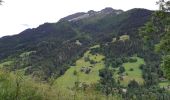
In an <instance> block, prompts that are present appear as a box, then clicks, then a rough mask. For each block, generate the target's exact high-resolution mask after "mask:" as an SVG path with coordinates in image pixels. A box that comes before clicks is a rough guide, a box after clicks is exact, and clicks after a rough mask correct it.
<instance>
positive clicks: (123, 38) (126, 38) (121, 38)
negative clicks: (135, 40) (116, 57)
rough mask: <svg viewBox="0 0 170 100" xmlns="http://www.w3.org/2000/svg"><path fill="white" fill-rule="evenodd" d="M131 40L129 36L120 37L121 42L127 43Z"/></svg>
mask: <svg viewBox="0 0 170 100" xmlns="http://www.w3.org/2000/svg"><path fill="white" fill-rule="evenodd" d="M129 39H130V37H129V35H122V36H120V40H121V41H126V40H129Z"/></svg>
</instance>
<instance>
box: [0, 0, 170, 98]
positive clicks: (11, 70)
mask: <svg viewBox="0 0 170 100" xmlns="http://www.w3.org/2000/svg"><path fill="white" fill-rule="evenodd" d="M158 5H159V6H160V10H158V11H150V10H147V9H138V8H135V9H131V10H128V11H123V10H116V9H112V8H105V9H103V10H101V11H98V12H97V11H92V10H91V11H89V12H87V13H85V12H84V13H76V14H73V15H69V16H67V17H65V18H62V19H61V20H59V21H58V22H57V23H44V24H43V25H40V26H39V27H37V28H33V29H27V30H25V31H23V32H21V33H20V34H17V35H13V36H5V37H2V38H0V100H170V13H169V11H170V1H164V0H161V1H160V2H158Z"/></svg>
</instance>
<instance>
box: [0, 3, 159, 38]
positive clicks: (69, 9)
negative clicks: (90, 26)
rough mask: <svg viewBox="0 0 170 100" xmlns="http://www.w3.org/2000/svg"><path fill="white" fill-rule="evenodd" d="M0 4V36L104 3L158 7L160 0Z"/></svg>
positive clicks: (103, 4) (95, 8)
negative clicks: (157, 3)
mask: <svg viewBox="0 0 170 100" xmlns="http://www.w3.org/2000/svg"><path fill="white" fill-rule="evenodd" d="M3 1H4V3H3V5H1V6H0V37H2V36H5V35H12V34H18V33H20V32H21V31H23V30H25V29H27V28H34V27H37V26H38V25H40V24H43V23H45V22H57V21H58V20H59V19H60V18H62V17H64V16H67V15H69V14H73V13H76V12H86V11H88V10H95V11H99V10H101V9H103V8H105V7H112V8H114V9H122V10H125V11H126V10H129V9H132V8H146V9H150V10H157V8H158V6H157V5H156V1H157V0H3Z"/></svg>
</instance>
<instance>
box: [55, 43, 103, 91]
mask: <svg viewBox="0 0 170 100" xmlns="http://www.w3.org/2000/svg"><path fill="white" fill-rule="evenodd" d="M96 47H98V46H96ZM85 57H89V58H90V60H94V61H96V62H97V63H96V64H90V62H89V61H87V62H86V61H85V60H84V58H85ZM103 58H104V56H103V55H99V54H97V55H92V54H90V51H87V52H86V53H85V54H84V56H83V57H82V58H80V59H79V60H77V61H76V65H75V66H71V67H70V68H69V69H68V70H67V71H66V73H65V74H64V75H63V76H61V77H59V78H58V79H57V80H56V82H55V84H57V85H59V86H60V87H61V88H72V87H74V85H75V82H76V81H79V82H81V83H86V84H92V83H96V82H97V81H98V80H99V79H100V77H99V70H100V69H102V68H104V61H102V59H103ZM89 66H92V68H91V71H90V73H89V74H85V73H84V72H81V71H80V70H81V68H82V67H85V68H86V67H89ZM74 71H76V72H77V75H74V74H73V73H74Z"/></svg>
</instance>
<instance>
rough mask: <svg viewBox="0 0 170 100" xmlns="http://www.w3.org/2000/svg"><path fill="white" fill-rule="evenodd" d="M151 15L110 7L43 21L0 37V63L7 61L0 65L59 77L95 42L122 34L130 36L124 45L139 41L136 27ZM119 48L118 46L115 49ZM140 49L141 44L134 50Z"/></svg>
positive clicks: (137, 10)
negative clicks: (35, 25)
mask: <svg viewBox="0 0 170 100" xmlns="http://www.w3.org/2000/svg"><path fill="white" fill-rule="evenodd" d="M151 14H152V11H149V10H146V9H132V10H129V11H126V12H123V11H122V10H114V9H112V8H106V9H103V10H101V11H98V12H96V11H89V12H87V13H76V14H73V15H70V16H67V17H65V18H63V19H61V20H60V21H59V22H57V23H45V24H43V25H40V26H39V27H37V28H34V29H27V30H25V31H23V32H21V33H20V34H18V35H14V36H6V37H3V38H0V62H1V63H4V62H9V61H10V63H9V64H6V65H5V66H3V67H4V68H7V69H10V70H16V69H21V70H24V71H25V73H26V74H33V75H34V76H38V77H41V78H42V79H47V78H48V77H49V76H52V75H53V76H55V77H58V76H60V75H63V74H64V72H65V71H66V70H67V69H68V67H69V66H70V65H72V64H74V62H75V61H76V60H77V59H79V58H80V57H82V56H83V54H84V52H85V51H86V50H88V48H89V47H90V46H92V45H94V44H105V43H108V42H111V41H112V40H113V38H115V37H116V38H119V36H122V35H124V34H126V35H129V36H130V38H131V41H128V42H127V45H130V46H131V47H133V46H134V45H135V46H136V45H138V44H140V43H141V42H140V39H139V35H138V34H137V30H138V28H139V27H141V26H143V25H144V24H145V23H146V22H147V21H148V20H149V18H150V16H151ZM134 41H135V43H134ZM116 43H117V42H116ZM118 44H119V45H123V46H124V44H123V43H119V42H118V43H117V45H118ZM115 45H116V44H115ZM115 45H114V46H115ZM113 48H114V47H113ZM104 49H107V48H104ZM120 49H121V46H120V48H118V51H119V50H120ZM131 49H133V48H131ZM139 49H140V46H139V48H136V49H135V50H139ZM127 50H128V49H127ZM109 52H110V51H109ZM129 53H130V54H134V52H131V51H129ZM135 53H136V52H135ZM7 66H8V67H7ZM9 66H10V67H9Z"/></svg>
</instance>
